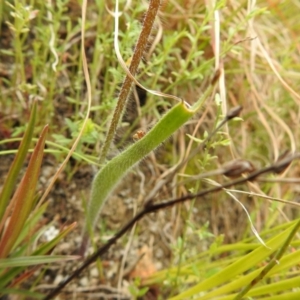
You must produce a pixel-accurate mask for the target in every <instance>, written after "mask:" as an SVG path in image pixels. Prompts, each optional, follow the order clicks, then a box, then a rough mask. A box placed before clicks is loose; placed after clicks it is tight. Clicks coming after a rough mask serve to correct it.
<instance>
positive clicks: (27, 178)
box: [0, 126, 48, 258]
mask: <svg viewBox="0 0 300 300" xmlns="http://www.w3.org/2000/svg"><path fill="white" fill-rule="evenodd" d="M47 131H48V127H47V126H46V127H45V128H44V130H43V132H42V134H41V137H40V138H39V141H38V143H37V145H36V147H35V149H34V152H33V153H32V156H31V159H30V161H29V165H28V168H27V170H26V172H25V175H24V176H23V178H22V181H21V183H20V185H19V187H18V189H17V190H16V192H15V194H14V197H13V199H12V201H14V204H15V205H14V209H13V212H12V215H11V217H10V220H9V223H8V225H7V228H6V229H5V232H4V234H3V237H2V239H1V244H0V258H4V257H6V256H7V255H8V254H9V252H10V251H11V249H12V248H13V246H14V244H15V242H16V240H17V239H18V237H19V234H20V232H21V231H22V228H23V226H24V224H25V222H26V220H27V218H28V216H29V214H30V213H31V210H32V206H33V202H34V199H35V198H34V193H35V189H36V184H37V180H38V176H39V171H40V167H41V163H42V158H43V154H44V153H43V151H44V145H45V139H46V134H47Z"/></svg>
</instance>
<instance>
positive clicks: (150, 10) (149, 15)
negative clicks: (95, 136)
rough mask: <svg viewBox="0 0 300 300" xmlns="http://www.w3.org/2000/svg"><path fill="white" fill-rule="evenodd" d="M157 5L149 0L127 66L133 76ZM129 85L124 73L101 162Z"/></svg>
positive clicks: (158, 1) (156, 2)
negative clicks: (140, 29)
mask: <svg viewBox="0 0 300 300" xmlns="http://www.w3.org/2000/svg"><path fill="white" fill-rule="evenodd" d="M159 6H160V0H151V1H150V4H149V8H148V10H147V12H146V15H145V18H144V20H143V26H142V31H141V33H140V36H139V38H138V41H137V44H136V46H135V49H134V53H133V56H132V59H131V63H130V66H129V71H130V73H131V74H132V75H133V76H135V74H136V72H137V69H138V66H139V64H140V61H141V59H142V56H143V53H144V51H145V49H146V46H147V42H148V38H149V36H150V34H151V30H152V27H153V24H154V20H155V17H156V15H157V12H158V9H159ZM131 86H132V79H131V78H130V77H129V76H128V75H126V77H125V80H124V82H123V84H122V87H121V91H120V94H119V97H118V102H117V106H116V108H115V110H114V114H113V118H112V121H111V124H110V127H109V130H108V133H107V135H106V139H105V141H104V145H103V148H102V150H101V154H100V158H99V162H100V163H103V162H104V160H105V157H106V156H107V153H108V150H109V147H110V145H111V142H112V140H113V138H114V135H115V132H116V129H117V126H118V124H119V121H120V119H121V117H122V113H123V111H124V108H125V106H126V103H127V99H128V96H129V93H130V89H131Z"/></svg>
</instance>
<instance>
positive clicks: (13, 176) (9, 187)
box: [0, 102, 37, 220]
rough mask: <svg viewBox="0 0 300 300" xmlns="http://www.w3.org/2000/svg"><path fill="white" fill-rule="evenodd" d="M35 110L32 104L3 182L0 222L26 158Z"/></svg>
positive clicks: (34, 105) (35, 105)
mask: <svg viewBox="0 0 300 300" xmlns="http://www.w3.org/2000/svg"><path fill="white" fill-rule="evenodd" d="M36 110H37V104H36V102H34V104H33V107H32V110H31V115H30V119H29V123H28V126H27V129H26V131H25V134H24V137H23V139H22V141H21V144H20V146H19V150H18V152H17V155H16V156H15V159H14V161H13V163H12V165H11V167H10V169H9V172H8V176H7V178H6V180H5V182H4V185H3V189H2V192H1V194H0V220H1V219H2V217H3V214H4V212H5V209H6V206H7V203H8V201H9V199H10V197H11V194H12V191H13V189H14V187H15V184H16V181H17V177H18V174H19V172H20V170H21V168H22V166H23V163H24V160H25V158H26V154H27V152H28V149H29V146H30V143H31V140H32V136H33V131H34V124H35V120H36Z"/></svg>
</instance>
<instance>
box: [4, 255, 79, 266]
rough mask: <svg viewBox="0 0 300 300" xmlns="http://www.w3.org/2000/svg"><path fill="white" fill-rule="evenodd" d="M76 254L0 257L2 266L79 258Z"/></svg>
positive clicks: (57, 261)
mask: <svg viewBox="0 0 300 300" xmlns="http://www.w3.org/2000/svg"><path fill="white" fill-rule="evenodd" d="M78 258H80V256H75V255H37V256H29V257H28V256H25V257H14V258H4V259H0V268H2V269H4V268H13V267H27V266H35V265H40V264H48V263H59V262H62V261H67V260H74V259H78Z"/></svg>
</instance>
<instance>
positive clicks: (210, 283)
mask: <svg viewBox="0 0 300 300" xmlns="http://www.w3.org/2000/svg"><path fill="white" fill-rule="evenodd" d="M293 227H294V223H293V225H292V226H290V227H289V228H288V229H286V230H285V231H284V232H282V233H280V234H278V235H277V236H275V237H274V238H272V239H271V240H269V241H268V242H267V246H268V247H269V248H270V249H267V248H266V247H264V246H260V247H258V248H257V249H255V250H254V251H252V252H251V253H249V254H247V255H244V256H242V257H241V258H240V259H238V260H237V261H236V262H234V263H233V264H230V265H229V266H228V267H226V268H225V269H223V270H222V271H220V272H218V273H217V274H215V275H213V276H211V277H209V278H208V279H206V280H204V281H202V282H200V283H199V284H197V285H195V286H194V287H192V288H190V289H188V290H186V291H184V292H183V293H181V294H179V295H177V296H175V297H172V298H170V300H171V299H172V300H179V299H187V298H189V297H193V296H194V295H196V294H198V293H201V292H206V294H205V296H203V298H201V299H212V298H211V297H212V296H217V295H219V294H221V293H223V292H229V290H232V289H231V287H230V289H226V290H225V291H223V290H222V291H221V292H220V293H219V291H218V289H216V290H214V291H213V292H211V293H209V294H208V293H207V291H208V290H210V289H214V288H216V287H217V286H220V285H221V284H223V283H224V282H227V281H232V280H233V279H234V278H235V277H236V276H238V275H239V274H242V273H243V272H245V271H247V270H249V269H251V268H255V267H256V266H257V264H258V263H259V262H261V261H263V260H264V259H266V258H267V257H269V256H270V255H271V254H272V253H273V252H274V251H276V250H277V249H278V248H279V247H280V246H281V245H282V244H283V243H284V242H285V240H286V239H287V237H288V236H289V234H290V233H291V231H292V230H293ZM233 284H235V281H234V282H233ZM242 287H243V286H241V285H236V286H234V288H235V289H238V288H242ZM220 289H222V287H221V288H220Z"/></svg>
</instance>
